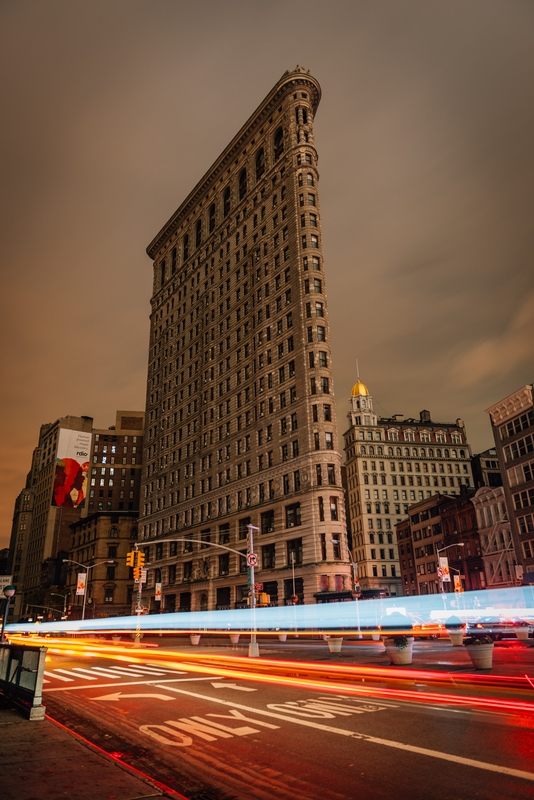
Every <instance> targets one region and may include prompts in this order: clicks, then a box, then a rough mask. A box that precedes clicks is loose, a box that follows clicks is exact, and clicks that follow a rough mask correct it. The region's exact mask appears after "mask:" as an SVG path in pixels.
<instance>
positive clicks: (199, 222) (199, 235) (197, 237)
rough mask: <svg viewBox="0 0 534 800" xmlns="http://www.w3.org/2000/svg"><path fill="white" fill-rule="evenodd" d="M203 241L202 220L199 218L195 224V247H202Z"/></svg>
mask: <svg viewBox="0 0 534 800" xmlns="http://www.w3.org/2000/svg"><path fill="white" fill-rule="evenodd" d="M201 243H202V220H200V219H198V220H197V224H196V226H195V248H198V247H200V245H201Z"/></svg>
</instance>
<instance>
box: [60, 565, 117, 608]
mask: <svg viewBox="0 0 534 800" xmlns="http://www.w3.org/2000/svg"><path fill="white" fill-rule="evenodd" d="M63 563H64V564H77V565H78V566H79V567H83V569H84V570H85V586H84V587H83V606H82V619H85V603H86V598H87V584H88V583H89V570H90V569H94V567H99V566H100V565H101V564H114V563H115V562H114V561H99V562H98V564H89V565H87V564H80V562H79V561H74V560H73V559H72V558H64V559H63Z"/></svg>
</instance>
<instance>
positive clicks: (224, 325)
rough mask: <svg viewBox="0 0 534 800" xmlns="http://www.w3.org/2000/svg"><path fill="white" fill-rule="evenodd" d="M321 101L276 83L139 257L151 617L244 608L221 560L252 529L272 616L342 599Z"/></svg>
mask: <svg viewBox="0 0 534 800" xmlns="http://www.w3.org/2000/svg"><path fill="white" fill-rule="evenodd" d="M320 95H321V91H320V87H319V84H318V83H317V81H316V80H315V79H314V78H313V77H311V75H310V74H309V73H308V72H307V71H306V70H303V69H302V68H300V67H297V69H296V70H294V71H293V72H287V73H285V74H284V75H283V76H282V78H281V79H280V81H278V83H277V84H276V85H275V87H274V88H273V89H272V91H271V92H270V93H269V94H268V95H267V97H266V98H265V100H264V101H263V102H262V103H261V104H260V106H259V107H258V108H257V109H256V111H255V112H254V113H253V114H252V116H251V117H250V119H249V120H248V121H247V123H246V124H245V125H244V126H243V127H242V128H241V130H240V131H239V133H238V134H237V135H236V136H235V137H234V139H233V140H232V141H231V142H230V144H229V145H228V147H227V148H226V149H225V150H224V151H223V153H222V154H221V155H220V156H219V158H218V159H217V160H216V161H215V163H214V164H213V166H212V167H211V168H210V169H209V170H208V172H207V173H206V174H205V175H204V177H203V178H202V179H201V180H200V181H199V183H198V184H197V185H196V186H195V188H194V189H193V191H192V192H191V193H190V194H189V196H188V197H187V198H186V199H185V200H184V202H183V203H182V205H181V206H180V207H179V208H178V210H177V211H176V213H175V214H174V215H173V216H172V217H171V219H170V220H169V221H168V222H167V223H166V225H165V226H164V227H163V228H162V230H161V231H160V232H159V233H158V235H157V236H156V237H155V239H154V240H153V242H152V243H151V244H150V246H149V247H148V253H149V255H150V257H151V258H152V259H153V261H154V283H153V296H152V313H151V329H150V355H149V368H148V386H147V424H146V440H145V452H144V468H143V491H142V495H143V496H142V520H141V524H140V536H141V538H142V539H143V540H144V547H145V551H146V554H147V561H148V562H149V563H150V568H149V572H148V583H147V587H146V589H145V593H146V595H147V597H148V598H149V599H150V602H151V603H152V606H153V607H154V608H158V607H159V605H157V604H155V600H154V595H155V591H154V584H155V583H156V582H157V583H160V582H161V583H162V586H163V599H162V606H163V607H164V608H167V609H169V610H172V609H174V608H182V609H194V610H196V609H198V608H206V607H209V608H213V607H219V608H222V607H234V606H236V605H237V606H238V607H239V606H240V605H243V604H244V603H246V595H247V574H246V567H245V566H244V559H243V558H242V557H241V556H240V555H238V554H237V553H236V552H231V551H225V550H224V549H222V548H218V547H217V546H216V545H222V546H223V547H229V548H232V549H233V550H234V551H235V550H237V551H239V552H240V553H245V552H246V547H247V541H246V536H247V527H246V526H247V524H252V525H254V526H256V527H257V528H259V531H258V532H256V533H255V543H254V546H255V550H256V552H257V553H258V555H259V567H258V568H257V581H258V582H260V583H263V584H264V590H265V591H266V592H268V593H269V595H270V597H271V602H272V603H273V604H277V603H279V604H282V603H284V602H285V601H286V600H287V599H289V598H290V597H291V596H292V595H293V594H294V593H296V594H297V595H298V597H299V599H300V602H314V601H315V599H323V598H324V599H328V597H330V596H331V595H332V596H333V594H334V593H336V592H338V593H339V592H344V591H346V592H347V593H350V588H351V587H350V564H349V560H348V552H347V549H346V544H345V540H344V537H345V534H346V525H345V511H344V502H343V489H342V486H341V456H340V453H339V451H338V444H337V429H336V417H335V404H334V391H333V380H332V367H331V352H330V334H329V325H328V308H327V301H326V286H325V272H324V260H323V246H322V232H321V221H320V206H319V194H318V181H319V172H318V165H317V162H318V156H317V151H316V149H315V144H314V134H313V120H314V116H315V113H316V110H317V106H318V104H319V100H320ZM173 537H174V538H176V539H181V538H186V537H191V538H192V539H193V543H191V544H189V543H184V542H180V541H178V542H174V543H173V542H171V541H168V540H172V538H173ZM200 540H202V545H201V544H200ZM292 559H293V560H294V574H295V582H294V584H293V572H292V563H291V562H292ZM201 562H202V563H201ZM205 562H207V566H205ZM315 595H319V596H318V597H317V598H315Z"/></svg>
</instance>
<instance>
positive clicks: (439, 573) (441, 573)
mask: <svg viewBox="0 0 534 800" xmlns="http://www.w3.org/2000/svg"><path fill="white" fill-rule="evenodd" d="M438 578H443V569H442V568H441V567H438Z"/></svg>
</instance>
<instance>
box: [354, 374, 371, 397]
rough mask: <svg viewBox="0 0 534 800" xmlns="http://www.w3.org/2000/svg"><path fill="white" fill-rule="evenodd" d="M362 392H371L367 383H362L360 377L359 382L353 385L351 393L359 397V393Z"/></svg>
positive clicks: (365, 393) (364, 393) (366, 393)
mask: <svg viewBox="0 0 534 800" xmlns="http://www.w3.org/2000/svg"><path fill="white" fill-rule="evenodd" d="M362 394H363V395H365V396H367V395H368V394H369V389H368V388H367V386H366V385H365V383H362V382H361V380H360V379H359V378H358V380H357V382H356V383H355V384H354V386H353V387H352V392H351V395H352V397H358V395H362Z"/></svg>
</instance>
